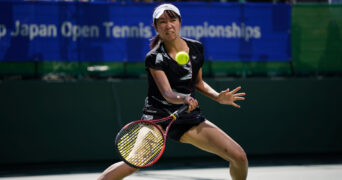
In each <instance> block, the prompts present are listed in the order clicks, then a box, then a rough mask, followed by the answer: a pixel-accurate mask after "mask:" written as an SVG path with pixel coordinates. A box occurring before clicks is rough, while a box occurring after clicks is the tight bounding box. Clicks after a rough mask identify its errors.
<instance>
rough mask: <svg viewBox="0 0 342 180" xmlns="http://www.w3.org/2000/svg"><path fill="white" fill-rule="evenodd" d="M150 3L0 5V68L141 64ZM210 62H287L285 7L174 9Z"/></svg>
mask: <svg viewBox="0 0 342 180" xmlns="http://www.w3.org/2000/svg"><path fill="white" fill-rule="evenodd" d="M157 5H158V4H155V3H152V4H151V3H128V4H120V3H74V2H10V1H7V2H0V11H1V16H0V61H2V62H5V61H7V62H8V61H11V62H16V61H63V62H116V61H121V62H141V61H144V57H145V54H146V53H147V52H148V51H149V39H151V38H152V37H153V36H154V35H155V34H156V32H155V31H154V29H153V27H152V12H153V9H154V8H155V7H156V6H157ZM175 5H176V6H178V7H179V9H180V11H181V14H182V28H181V35H182V36H184V37H187V38H191V39H196V40H199V41H201V42H202V43H203V45H204V47H205V57H206V59H208V60H217V61H220V60H222V61H289V60H290V59H291V51H290V49H291V47H290V44H291V43H290V39H291V38H290V20H291V17H290V11H291V7H290V5H287V4H266V3H259V4H253V3H245V4H240V3H205V2H195V3H188V2H187V3H175Z"/></svg>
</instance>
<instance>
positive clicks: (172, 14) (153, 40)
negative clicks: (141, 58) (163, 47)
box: [150, 10, 182, 49]
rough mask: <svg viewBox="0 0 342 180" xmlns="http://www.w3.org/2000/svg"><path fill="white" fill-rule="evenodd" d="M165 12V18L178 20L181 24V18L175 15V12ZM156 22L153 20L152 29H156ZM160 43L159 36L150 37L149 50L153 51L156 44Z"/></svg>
mask: <svg viewBox="0 0 342 180" xmlns="http://www.w3.org/2000/svg"><path fill="white" fill-rule="evenodd" d="M165 12H166V14H167V16H169V17H170V18H178V19H179V22H182V19H181V17H180V16H179V15H178V14H177V13H175V12H173V11H171V10H166V11H165ZM157 21H158V19H154V20H153V25H154V27H157ZM160 41H161V38H160V35H159V34H157V35H155V36H154V37H152V38H151V39H150V48H151V49H153V48H154V47H155V46H156V45H157V44H159V43H160Z"/></svg>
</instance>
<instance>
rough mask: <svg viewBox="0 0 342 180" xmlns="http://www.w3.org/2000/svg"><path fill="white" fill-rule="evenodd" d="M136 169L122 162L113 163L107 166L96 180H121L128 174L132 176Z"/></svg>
mask: <svg viewBox="0 0 342 180" xmlns="http://www.w3.org/2000/svg"><path fill="white" fill-rule="evenodd" d="M137 170H138V169H136V168H133V167H131V166H129V165H127V164H126V163H124V162H123V161H121V162H118V163H115V164H113V165H111V166H109V167H108V168H107V169H106V170H105V171H103V172H102V174H101V175H100V177H99V178H97V180H121V179H123V178H124V177H126V176H129V175H130V174H133V173H134V172H136V171H137Z"/></svg>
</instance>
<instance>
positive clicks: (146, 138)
mask: <svg viewBox="0 0 342 180" xmlns="http://www.w3.org/2000/svg"><path fill="white" fill-rule="evenodd" d="M125 131H126V132H125V133H123V134H124V135H123V136H122V137H120V138H119V142H118V150H119V152H120V154H121V155H122V157H123V158H124V159H125V160H126V161H128V162H129V163H131V164H133V165H135V166H138V167H142V166H144V165H147V164H149V163H151V162H153V161H154V160H155V159H156V158H157V157H158V155H159V153H160V152H161V150H162V147H163V142H164V139H163V135H162V134H161V133H160V131H159V130H158V129H157V128H156V127H154V126H153V125H150V124H147V123H146V124H139V123H137V124H135V125H133V126H129V127H128V128H127V129H126V130H125Z"/></svg>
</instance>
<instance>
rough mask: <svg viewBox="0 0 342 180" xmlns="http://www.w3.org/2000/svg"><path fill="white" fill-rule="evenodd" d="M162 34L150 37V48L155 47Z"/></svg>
mask: <svg viewBox="0 0 342 180" xmlns="http://www.w3.org/2000/svg"><path fill="white" fill-rule="evenodd" d="M160 41H161V39H160V35H159V34H157V35H155V36H154V37H153V38H151V39H150V49H153V48H154V47H155V46H156V45H158V44H159V43H160Z"/></svg>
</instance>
